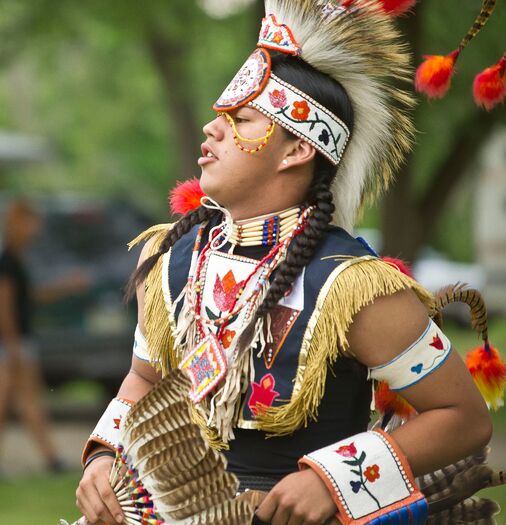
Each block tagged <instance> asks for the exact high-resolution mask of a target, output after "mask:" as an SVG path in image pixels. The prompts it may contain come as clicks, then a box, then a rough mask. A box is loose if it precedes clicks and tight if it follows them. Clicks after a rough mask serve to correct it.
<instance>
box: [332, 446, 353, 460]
mask: <svg viewBox="0 0 506 525" xmlns="http://www.w3.org/2000/svg"><path fill="white" fill-rule="evenodd" d="M336 452H337V453H338V454H340V455H341V456H343V457H345V458H352V457H354V456H356V455H357V449H356V447H355V443H352V444H351V445H343V446H342V447H339V448H338V449H337V450H336Z"/></svg>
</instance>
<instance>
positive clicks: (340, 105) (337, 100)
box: [127, 52, 353, 318]
mask: <svg viewBox="0 0 506 525" xmlns="http://www.w3.org/2000/svg"><path fill="white" fill-rule="evenodd" d="M271 54H272V55H273V56H272V71H273V73H274V74H275V75H276V76H278V77H279V78H281V79H282V80H284V81H285V82H288V83H289V84H291V85H293V86H295V87H297V88H298V89H300V90H301V91H303V92H304V93H306V94H307V95H309V96H310V97H311V98H313V99H314V100H316V101H317V102H319V103H320V104H322V105H323V106H324V107H326V108H327V109H329V110H330V111H332V112H333V113H334V114H336V115H338V116H339V118H340V119H341V120H342V121H343V122H344V123H345V124H346V125H347V126H348V129H349V130H350V132H352V131H353V108H352V106H351V101H350V99H349V97H348V95H347V93H346V91H345V90H344V88H343V87H342V86H341V85H340V84H339V83H338V82H337V81H335V80H334V79H332V78H330V77H329V76H327V75H325V74H324V73H321V72H319V71H317V70H316V69H314V68H313V67H311V66H310V65H309V64H307V63H306V62H304V61H303V60H301V59H300V58H297V57H293V56H290V55H286V54H282V53H275V52H271ZM282 129H283V132H284V133H285V134H286V136H287V137H288V138H290V139H293V140H295V139H296V137H295V136H294V135H292V134H291V133H289V132H288V131H286V130H285V129H284V128H282ZM336 171H337V170H336V167H335V166H334V165H333V164H332V163H331V162H330V161H329V160H328V159H327V158H326V157H324V156H323V155H321V154H320V153H318V152H317V153H316V155H315V161H314V170H313V181H312V183H311V186H310V189H309V195H308V196H307V201H308V202H309V203H311V204H312V205H314V206H315V210H314V212H313V213H312V215H311V216H310V218H309V220H308V223H307V225H306V227H305V229H304V231H303V232H302V233H301V234H300V235H298V236H297V237H296V238H295V239H294V240H293V241H292V243H291V244H290V247H289V249H288V252H287V255H286V259H285V260H284V261H283V262H282V263H281V265H280V266H279V268H278V270H277V271H276V274H275V277H274V279H273V282H272V284H271V286H270V288H269V291H268V293H267V295H266V297H265V298H264V300H263V302H262V304H261V305H260V307H259V309H258V310H257V314H256V318H260V317H262V316H264V315H265V314H267V313H268V312H269V311H270V310H271V309H272V308H274V306H276V304H277V303H278V302H279V300H280V299H281V298H282V297H284V296H285V295H287V294H288V293H289V292H290V290H291V288H292V286H293V284H294V282H295V280H296V279H297V277H298V276H299V275H300V274H301V273H302V270H303V269H304V267H305V266H306V265H307V264H308V263H309V261H310V260H311V258H312V257H313V254H314V253H315V251H316V248H317V247H318V244H319V243H320V241H321V240H322V239H323V237H324V236H325V233H326V231H327V229H328V226H329V224H330V222H331V221H332V215H333V213H334V210H335V207H334V203H333V197H332V192H331V185H332V182H333V180H334V178H335V176H336ZM219 215H220V212H219V211H217V210H210V209H208V208H205V207H203V206H200V207H199V208H196V209H195V210H192V211H190V212H189V213H187V214H186V215H184V216H183V217H182V218H181V219H180V220H179V221H178V222H176V223H175V225H174V226H173V227H172V228H171V229H170V230H169V231H168V232H167V235H166V237H165V239H164V240H163V241H162V243H161V244H160V247H159V249H158V251H157V253H155V254H154V255H152V256H151V257H148V258H147V259H146V260H145V261H144V262H143V263H142V264H141V265H140V266H139V268H137V270H136V271H135V272H134V273H133V275H132V277H131V278H130V281H129V283H128V285H127V297H130V296H133V295H134V294H135V290H136V288H137V286H138V285H139V284H140V283H142V282H143V281H144V280H145V279H146V277H147V276H148V274H149V273H150V271H151V270H152V269H153V267H154V266H155V264H156V262H157V261H158V259H159V258H160V257H161V256H162V255H163V254H164V253H166V252H167V251H168V250H169V249H170V248H171V247H172V246H173V245H174V244H175V243H176V242H177V241H178V240H179V239H180V238H181V237H182V236H183V235H185V234H186V233H188V232H189V231H190V230H191V229H192V228H193V227H194V226H195V225H197V224H199V223H202V222H204V221H208V220H211V219H214V218H217V217H218V216H219Z"/></svg>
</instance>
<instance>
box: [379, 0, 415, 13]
mask: <svg viewBox="0 0 506 525" xmlns="http://www.w3.org/2000/svg"><path fill="white" fill-rule="evenodd" d="M380 3H381V4H382V6H383V10H384V11H385V13H387V14H389V15H391V16H399V15H402V14H404V13H406V12H407V11H409V10H410V9H411V8H412V7H413V6H414V5H415V4H416V0H380Z"/></svg>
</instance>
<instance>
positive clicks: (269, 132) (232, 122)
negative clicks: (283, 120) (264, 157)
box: [218, 111, 276, 153]
mask: <svg viewBox="0 0 506 525" xmlns="http://www.w3.org/2000/svg"><path fill="white" fill-rule="evenodd" d="M218 116H223V117H225V118H226V119H227V121H228V123H229V124H230V127H231V128H232V131H233V133H234V142H235V145H236V146H237V147H238V148H239V149H240V150H241V151H244V152H245V153H258V152H259V151H261V150H262V149H263V148H265V146H267V143H268V142H269V139H270V138H271V137H272V134H273V133H274V130H275V129H276V123H275V122H271V123H270V124H269V126H268V128H267V131H266V134H265V136H263V137H260V138H259V139H247V138H245V137H243V136H242V135H241V134H240V133H239V131H238V129H237V125H236V123H235V120H234V119H233V118H232V116H231V115H229V114H228V113H224V112H221V111H220V112H218ZM241 142H249V143H255V142H261V144H260V145H259V146H257V147H256V148H254V149H253V148H246V147H244V146H243V145H242V144H241Z"/></svg>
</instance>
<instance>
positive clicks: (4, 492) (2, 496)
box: [0, 472, 81, 525]
mask: <svg viewBox="0 0 506 525" xmlns="http://www.w3.org/2000/svg"><path fill="white" fill-rule="evenodd" d="M80 477H81V476H80V473H79V472H76V473H71V474H65V475H58V476H37V477H30V478H20V479H16V480H13V481H8V482H6V481H0V523H1V524H2V525H57V524H58V520H59V519H60V518H65V519H67V520H68V521H69V522H70V523H72V521H75V520H76V519H77V518H78V517H79V516H80V514H79V511H78V510H77V508H76V506H75V499H76V498H75V490H76V488H77V484H78V483H79V479H80Z"/></svg>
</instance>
